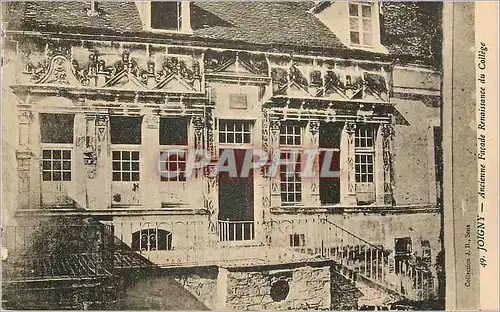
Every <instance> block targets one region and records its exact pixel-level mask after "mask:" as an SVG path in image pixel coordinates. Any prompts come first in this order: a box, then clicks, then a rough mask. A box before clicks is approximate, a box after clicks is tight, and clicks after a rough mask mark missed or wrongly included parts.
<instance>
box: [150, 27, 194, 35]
mask: <svg viewBox="0 0 500 312" xmlns="http://www.w3.org/2000/svg"><path fill="white" fill-rule="evenodd" d="M146 31H148V32H151V33H153V34H174V35H175V34H177V35H192V34H193V33H194V32H193V30H192V29H180V30H174V29H158V28H146Z"/></svg>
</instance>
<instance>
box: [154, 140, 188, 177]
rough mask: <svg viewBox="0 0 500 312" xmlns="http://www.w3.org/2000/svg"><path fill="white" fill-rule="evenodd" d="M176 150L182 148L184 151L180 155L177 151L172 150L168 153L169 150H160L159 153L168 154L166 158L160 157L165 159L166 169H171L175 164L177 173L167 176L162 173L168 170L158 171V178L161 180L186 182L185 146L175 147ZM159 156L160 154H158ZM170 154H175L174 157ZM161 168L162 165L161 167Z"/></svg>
mask: <svg viewBox="0 0 500 312" xmlns="http://www.w3.org/2000/svg"><path fill="white" fill-rule="evenodd" d="M176 150H177V151H178V150H183V151H184V156H182V157H180V156H179V155H178V154H177V152H172V154H170V152H169V150H168V149H167V150H162V151H161V153H160V154H163V153H167V154H169V155H168V157H167V158H162V157H160V159H165V167H164V168H167V169H171V167H172V166H173V165H174V164H175V167H176V168H177V169H176V171H177V173H178V174H177V175H176V176H175V177H167V176H164V175H163V173H167V172H171V171H170V170H167V171H160V180H161V181H162V182H186V161H187V153H188V151H187V147H183V148H180V149H179V148H176ZM160 156H161V155H160ZM172 156H175V159H173V158H172ZM162 168H163V167H162Z"/></svg>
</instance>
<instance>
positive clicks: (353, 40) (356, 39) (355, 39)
mask: <svg viewBox="0 0 500 312" xmlns="http://www.w3.org/2000/svg"><path fill="white" fill-rule="evenodd" d="M351 43H354V44H359V33H358V32H355V31H351Z"/></svg>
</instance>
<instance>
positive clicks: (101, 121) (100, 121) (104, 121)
mask: <svg viewBox="0 0 500 312" xmlns="http://www.w3.org/2000/svg"><path fill="white" fill-rule="evenodd" d="M108 120H109V117H108V116H107V115H97V116H96V117H95V125H96V126H97V127H107V126H108Z"/></svg>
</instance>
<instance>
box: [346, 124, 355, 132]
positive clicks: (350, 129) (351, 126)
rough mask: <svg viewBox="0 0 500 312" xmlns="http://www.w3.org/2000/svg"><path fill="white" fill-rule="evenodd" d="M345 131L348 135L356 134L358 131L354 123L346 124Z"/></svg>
mask: <svg viewBox="0 0 500 312" xmlns="http://www.w3.org/2000/svg"><path fill="white" fill-rule="evenodd" d="M345 131H346V132H347V133H354V131H356V124H355V123H354V122H346V124H345Z"/></svg>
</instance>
